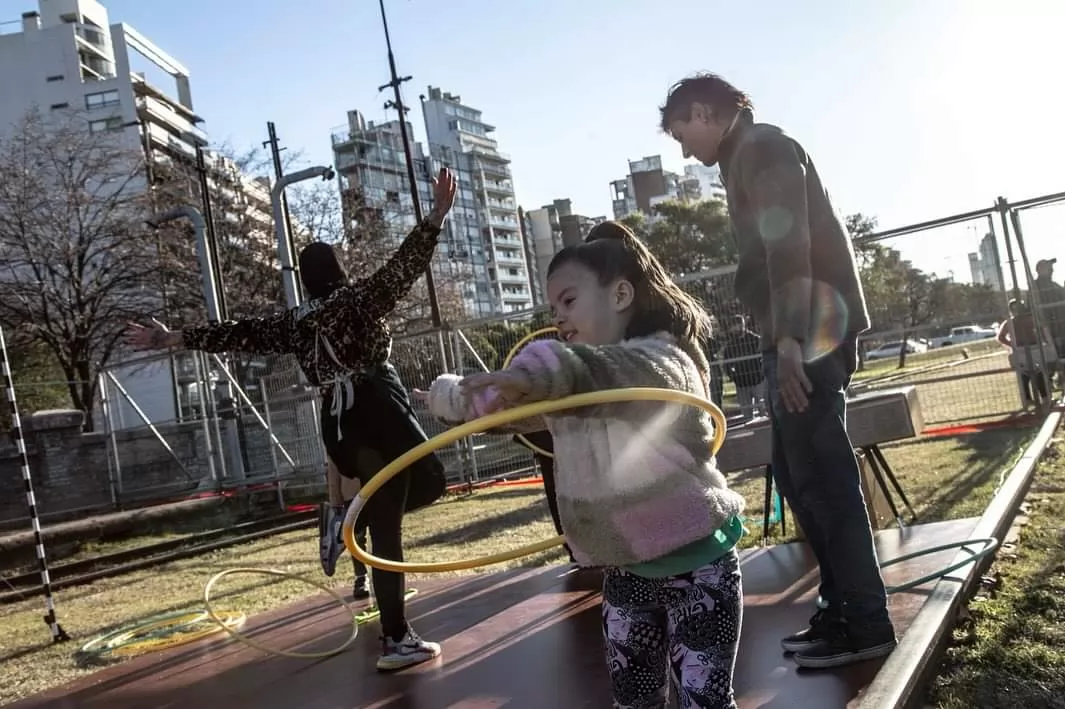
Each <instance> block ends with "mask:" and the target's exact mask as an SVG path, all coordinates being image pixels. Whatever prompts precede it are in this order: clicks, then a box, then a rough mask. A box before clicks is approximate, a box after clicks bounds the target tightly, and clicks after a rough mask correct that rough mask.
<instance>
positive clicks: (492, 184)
mask: <svg viewBox="0 0 1065 709" xmlns="http://www.w3.org/2000/svg"><path fill="white" fill-rule="evenodd" d="M474 182H475V184H476V185H477V189H478V190H483V191H485V192H487V193H488V194H494V195H505V196H507V197H513V196H514V185H513V184H511V183H510V182H501V181H498V180H482V179H480V178H478V179H477V180H475V181H474Z"/></svg>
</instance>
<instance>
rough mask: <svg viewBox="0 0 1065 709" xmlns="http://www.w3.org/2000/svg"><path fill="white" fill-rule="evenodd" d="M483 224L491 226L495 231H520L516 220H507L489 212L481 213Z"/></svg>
mask: <svg viewBox="0 0 1065 709" xmlns="http://www.w3.org/2000/svg"><path fill="white" fill-rule="evenodd" d="M481 224H482V225H487V226H490V227H492V228H493V229H503V230H506V231H519V230H520V227H519V225H518V221H517V220H516V219H506V218H504V217H501V216H499V215H498V214H493V213H492V212H489V211H487V210H485V211H482V212H481Z"/></svg>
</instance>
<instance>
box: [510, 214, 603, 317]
mask: <svg viewBox="0 0 1065 709" xmlns="http://www.w3.org/2000/svg"><path fill="white" fill-rule="evenodd" d="M603 221H606V217H586V216H583V215H580V214H576V213H574V211H573V205H572V202H571V200H569V199H556V200H554V201H553V202H552V203H551V204H547V205H544V206H543V207H540V208H539V209H530V210H529V211H527V212H524V230H525V241H526V244H527V248H528V251H529V253H530V258H529V266H530V271H531V280H532V281H533V283H534V286H533V288H534V295H535V297H536V299H537V304H539V303H542V302H545V301H546V298H545V297H544V294H545V293H546V290H547V267H548V266H549V265H550V263H551V259H553V258H554V257H555V254H556V253H558V252H559V251H561V250H562V248H563V247H565V246H572V245H574V244H579V243H581V242H582V241H584V238H585V237H586V236H588V232H589V231H591V229H592V227H593V226H595V225H596V224H598V223H600V222H603Z"/></svg>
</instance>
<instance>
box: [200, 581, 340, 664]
mask: <svg viewBox="0 0 1065 709" xmlns="http://www.w3.org/2000/svg"><path fill="white" fill-rule="evenodd" d="M232 574H262V575H264V576H276V577H278V578H283V579H293V580H295V581H302V582H304V583H306V584H309V585H311V586H314V587H315V588H317V589H318V590H320V591H323V592H325V593H328V594H329V595H330V596H332V597H333V599H334V600H335V601H336V602H337V603H339V604H340V605H341V606H343V607H344V610H346V611H348V613H350V614H351V636H350V637H349V638H348V639H347V640H346V641H344V644H343V645H341V646H340V647H337V648H335V649H333V650H327V651H322V652H293V651H291V650H275V649H274V648H272V647H268V646H267V645H264V644H263V643H260V642H259V641H258V640H252V639H251V638H249V637H248V636H247V635H245V634H244V633H242V632H240V631H239V630H236V629H235V628H230V627H228V626H225V625H223V623H222V620H221V619H220V618H219V617H218V614H217V613H216V611H215V610H214V607H213V606H212V605H211V589H212V588H214V585H215V584H216V583H218V582H219V581H220V580H222V579H223V578H225V577H226V576H230V575H232ZM203 607H204V608H205V609H206V610H207V614H208V615H209V616H211V619H212V620H214V621H215V622H216V623H218V624H219V625H222V629H223V630H225V631H226V632H227V633H229V635H230V636H231V637H232V638H233V639H234V640H236V641H237V642H239V643H243V644H244V645H247V646H248V647H252V648H255V649H256V650H258V651H260V652H265V653H267V654H269V655H279V656H281V657H292V658H296V659H301V660H319V659H322V658H326V657H332V656H333V655H337V654H339V653H341V652H344V651H345V650H347V649H348V648H349V647H351V645H352V644H353V643H354V642H355V638H357V637H358V635H359V623H358V620H357V619H356V617H355V611H354V609H352V607H351V606H350V605H348V602H347V601H345V600H344V598H343V597H342V596H341V595H340V594H339V593H337V592H336V591H334V590H333V589H331V588H330V587H329V586H326V585H325V584H324V583H319V582H318V581H315V580H314V579H309V578H304V577H303V576H298V575H296V574H290V573H288V572H287V571H279V570H277V569H253V568H248V567H238V568H235V569H226V570H225V571H220V572H218V573H217V574H215V575H214V576H212V577H211V580H210V581H208V582H207V585H206V586H204V587H203Z"/></svg>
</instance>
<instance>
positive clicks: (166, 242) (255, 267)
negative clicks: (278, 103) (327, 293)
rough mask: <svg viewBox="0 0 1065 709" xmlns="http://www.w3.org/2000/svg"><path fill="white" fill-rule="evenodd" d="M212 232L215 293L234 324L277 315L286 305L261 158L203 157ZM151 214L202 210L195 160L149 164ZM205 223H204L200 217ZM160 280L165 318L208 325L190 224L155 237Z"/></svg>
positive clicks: (251, 154) (220, 151)
mask: <svg viewBox="0 0 1065 709" xmlns="http://www.w3.org/2000/svg"><path fill="white" fill-rule="evenodd" d="M204 163H205V166H204V167H205V171H206V175H207V181H208V194H209V197H210V206H211V226H213V236H214V242H215V245H216V249H217V257H218V260H217V263H216V268H217V269H218V270H219V273H221V274H222V278H221V283H220V291H221V293H222V294H223V295H224V297H225V301H226V304H227V306H228V310H229V312H228V315H229V317H231V318H240V317H252V316H256V315H262V314H265V313H268V312H272V311H275V310H276V309H277V307H278V306H279V304H281V303H282V302H283V298H282V289H281V275H280V271H279V268H278V261H277V252H276V247H275V244H274V231H273V222H272V219H271V212H270V186H269V180H268V179H267V178H266V177H264V176H263V173H264V172H265V169H266V164H267V163H266V162H265V161H264V160H263V155H262V152H261V151H260V150H249V151H243V152H238V151H236V150H233V149H232V148H230V147H228V146H223V147H220V148H216V149H212V150H210V151H205V161H204ZM152 173H153V178H154V179H153V182H154V186H153V190H152V193H153V194H152V201H153V208H154V209H155V210H157V211H164V210H166V209H169V208H171V207H174V206H178V205H182V204H187V205H191V206H194V207H196V208H197V209H201V210H202V209H203V198H202V191H201V188H200V175H199V170H198V168H197V165H196V163H195V161H194V160H192V159H191V158H189V159H181V158H175V157H170V156H167V157H165V158H163V157H160V156H156V157H155V159H154V160H153V164H152ZM205 217H206V215H205ZM159 243H160V261H161V264H162V267H161V273H162V274H165V277H166V282H165V283H162V284H161V286H160V287H161V289H162V290H163V292H164V293H166V294H167V309H168V311H169V312H168V315H169V316H170V317H171V318H172V319H174V320H175V321H177V322H181V323H191V322H202V321H203V320H204V318H205V315H206V312H205V304H204V300H203V295H202V293H203V291H202V288H201V286H202V282H203V274H202V272H201V269H200V266H199V263H198V261H197V260H196V259H195V258H190V256H191V255H192V251H191V250H192V248H193V246H194V242H193V236H192V231H191V229H190V228H189V226H188V225H187V224H184V223H180V222H178V223H172V224H170V225H166V226H164V227H162V228H161V229H160V234H159Z"/></svg>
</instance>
